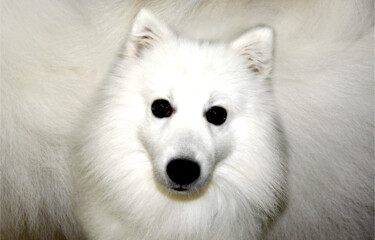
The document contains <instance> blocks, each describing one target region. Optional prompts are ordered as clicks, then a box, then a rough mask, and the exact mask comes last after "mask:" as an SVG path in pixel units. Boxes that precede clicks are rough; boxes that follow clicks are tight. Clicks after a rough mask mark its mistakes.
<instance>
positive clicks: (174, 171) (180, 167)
mask: <svg viewBox="0 0 375 240" xmlns="http://www.w3.org/2000/svg"><path fill="white" fill-rule="evenodd" d="M200 172H201V169H200V167H199V165H198V163H196V162H194V161H191V160H186V159H174V160H172V161H170V162H169V163H168V165H167V174H168V177H169V178H170V179H171V180H172V181H173V182H174V183H177V184H180V185H187V184H190V183H192V182H194V181H195V180H197V179H198V178H199V175H200Z"/></svg>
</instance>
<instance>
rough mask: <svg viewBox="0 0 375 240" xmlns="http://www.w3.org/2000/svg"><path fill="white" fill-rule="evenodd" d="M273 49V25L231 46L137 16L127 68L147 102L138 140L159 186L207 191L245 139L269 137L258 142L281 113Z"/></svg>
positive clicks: (133, 86)
mask: <svg viewBox="0 0 375 240" xmlns="http://www.w3.org/2000/svg"><path fill="white" fill-rule="evenodd" d="M272 52H273V31H272V30H271V29H270V28H268V27H258V28H254V29H251V30H250V31H248V32H246V33H245V34H243V35H242V36H240V37H239V38H238V39H236V40H234V41H233V42H231V43H229V44H223V43H213V42H209V41H190V40H188V39H184V38H182V37H180V36H178V35H177V34H176V33H174V32H173V31H172V30H171V29H170V28H169V27H168V26H167V25H166V24H165V23H163V22H161V21H160V20H158V19H157V18H155V17H154V16H153V15H152V14H151V13H150V12H149V11H147V10H142V11H141V12H140V13H139V14H138V16H137V17H136V19H135V22H134V24H133V26H132V29H131V32H130V35H129V38H128V41H127V44H126V50H125V57H124V59H125V61H126V64H123V65H124V66H127V67H128V68H127V69H123V72H124V74H125V75H126V79H127V80H128V82H127V84H128V86H127V88H128V89H130V90H131V89H132V90H131V91H132V92H133V93H134V92H136V94H135V95H137V96H138V97H140V98H139V99H138V100H137V101H138V102H139V101H140V102H142V104H141V105H139V106H141V107H140V108H141V109H142V110H141V111H142V113H139V114H137V115H138V116H142V118H139V120H137V121H139V126H140V127H139V131H138V137H139V138H140V139H141V142H142V143H143V145H144V147H145V149H146V151H147V153H148V155H149V157H150V160H151V162H152V165H153V169H154V175H155V177H156V179H157V181H158V182H159V183H160V184H162V185H163V186H165V187H166V188H168V189H169V190H171V191H174V192H180V193H183V192H189V191H191V190H196V189H201V188H202V187H203V186H205V185H206V183H207V182H208V181H209V180H210V179H211V177H212V174H213V171H214V168H215V166H216V165H218V164H220V162H222V161H225V160H226V159H228V158H232V157H234V156H235V154H234V153H236V151H238V148H239V146H241V145H242V144H243V143H242V141H245V142H248V141H252V142H250V143H249V144H250V145H255V146H256V145H257V142H262V141H261V140H260V139H256V141H254V140H252V139H253V138H256V136H258V135H259V134H260V135H262V134H263V133H262V132H264V130H265V129H264V128H269V126H268V124H270V122H271V121H272V120H271V121H270V119H272V117H273V116H271V115H273V114H274V111H273V101H272V97H271V94H270V84H269V80H268V78H269V75H270V72H271V61H272ZM125 68H126V67H125ZM117 71H121V69H120V70H119V69H117ZM129 95H131V94H129ZM132 101H134V100H132ZM140 123H142V124H140ZM271 124H272V123H271ZM257 128H259V129H257ZM249 135H252V136H253V137H250V138H249ZM256 148H257V147H255V148H254V150H256ZM251 149H253V148H252V147H249V148H248V149H244V150H243V151H246V152H247V151H253V150H251ZM253 154H255V153H253ZM245 156H247V155H245ZM239 167H241V166H239Z"/></svg>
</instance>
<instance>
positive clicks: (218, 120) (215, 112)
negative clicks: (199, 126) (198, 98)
mask: <svg viewBox="0 0 375 240" xmlns="http://www.w3.org/2000/svg"><path fill="white" fill-rule="evenodd" d="M206 119H207V121H208V122H209V123H212V124H214V125H221V124H223V123H224V122H225V120H226V119H227V111H226V110H225V109H224V108H222V107H217V106H214V107H212V108H210V109H209V110H208V111H207V112H206Z"/></svg>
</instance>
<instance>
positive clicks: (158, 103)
mask: <svg viewBox="0 0 375 240" xmlns="http://www.w3.org/2000/svg"><path fill="white" fill-rule="evenodd" d="M151 111H152V114H154V116H155V117H157V118H165V117H169V116H171V115H172V111H173V108H172V106H171V104H170V103H169V102H168V101H167V100H164V99H158V100H155V101H154V102H153V103H152V105H151Z"/></svg>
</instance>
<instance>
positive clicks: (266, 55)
mask: <svg viewBox="0 0 375 240" xmlns="http://www.w3.org/2000/svg"><path fill="white" fill-rule="evenodd" d="M273 45H274V33H273V30H272V29H271V28H270V27H263V26H262V27H256V28H253V29H250V30H249V31H247V32H246V33H244V34H243V35H241V36H240V37H239V38H237V39H235V40H234V41H232V42H231V43H230V47H231V48H232V49H233V50H235V51H236V52H238V53H239V54H240V55H241V56H243V57H244V60H245V61H246V64H247V65H248V67H249V68H250V69H251V70H252V71H253V72H255V73H256V74H261V75H263V76H265V77H267V76H268V75H269V74H270V73H271V70H272V58H273V47H274V46H273Z"/></svg>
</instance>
